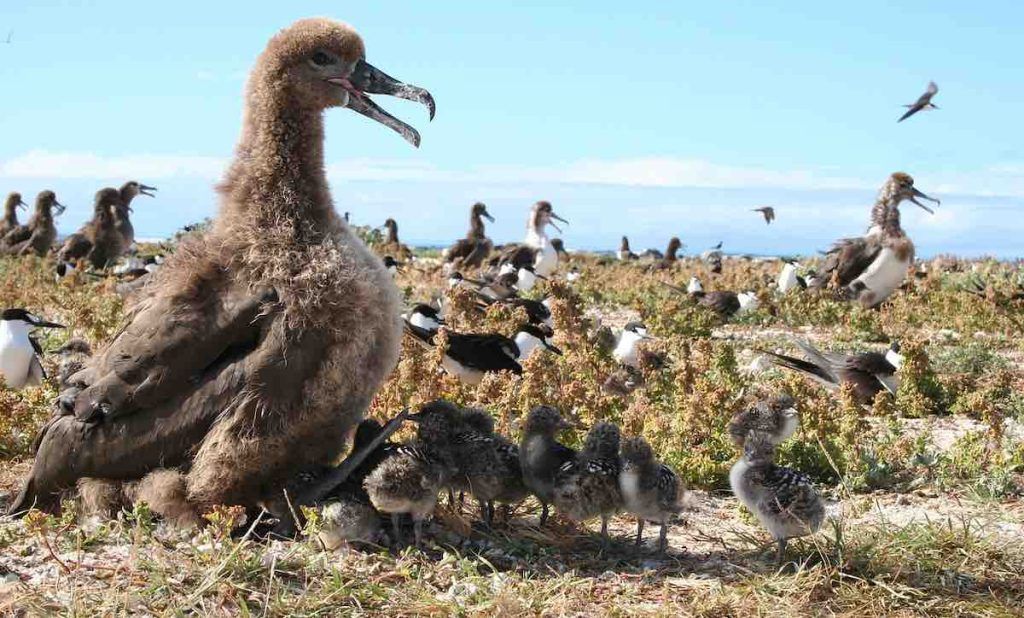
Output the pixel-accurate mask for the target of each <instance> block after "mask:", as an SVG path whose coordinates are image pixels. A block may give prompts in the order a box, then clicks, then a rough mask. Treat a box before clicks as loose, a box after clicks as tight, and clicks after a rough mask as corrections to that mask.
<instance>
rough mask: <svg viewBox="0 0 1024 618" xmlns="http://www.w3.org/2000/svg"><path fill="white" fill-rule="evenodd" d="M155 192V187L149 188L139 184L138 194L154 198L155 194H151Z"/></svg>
mask: <svg viewBox="0 0 1024 618" xmlns="http://www.w3.org/2000/svg"><path fill="white" fill-rule="evenodd" d="M156 190H157V189H156V187H151V186H149V185H144V184H141V183H140V184H139V193H141V194H142V195H145V196H146V197H156V194H155V193H153V192H154V191H156Z"/></svg>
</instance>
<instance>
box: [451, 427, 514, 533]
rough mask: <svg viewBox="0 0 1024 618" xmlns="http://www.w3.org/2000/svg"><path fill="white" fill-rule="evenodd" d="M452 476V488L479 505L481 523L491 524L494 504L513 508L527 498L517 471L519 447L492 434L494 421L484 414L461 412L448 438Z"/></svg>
mask: <svg viewBox="0 0 1024 618" xmlns="http://www.w3.org/2000/svg"><path fill="white" fill-rule="evenodd" d="M452 454H453V458H454V461H455V467H456V470H457V471H456V473H455V475H454V476H453V477H452V487H453V488H454V489H458V490H459V491H466V492H469V493H470V494H472V495H473V497H475V498H476V499H477V500H478V501H479V502H480V508H481V512H482V514H483V519H484V522H485V523H486V524H487V526H488V527H489V526H491V524H492V523H493V521H494V503H495V502H501V503H504V504H514V503H517V502H520V501H522V500H523V498H525V497H526V495H527V490H526V486H525V485H524V484H523V476H522V472H521V471H520V467H519V447H517V446H516V445H515V444H513V443H511V442H509V441H508V440H507V439H505V438H504V437H502V436H499V435H496V434H495V433H494V421H493V419H492V417H491V415H490V413H488V412H487V411H486V410H479V409H472V408H467V409H464V410H462V415H461V419H460V423H459V426H458V429H457V430H456V431H455V434H454V436H453V438H452Z"/></svg>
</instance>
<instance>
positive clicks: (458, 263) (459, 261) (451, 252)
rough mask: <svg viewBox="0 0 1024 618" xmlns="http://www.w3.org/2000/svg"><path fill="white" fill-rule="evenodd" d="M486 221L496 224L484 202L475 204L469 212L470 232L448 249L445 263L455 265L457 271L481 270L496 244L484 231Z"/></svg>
mask: <svg viewBox="0 0 1024 618" xmlns="http://www.w3.org/2000/svg"><path fill="white" fill-rule="evenodd" d="M484 219H487V220H488V221H490V222H491V223H494V217H492V216H491V214H490V213H489V212H487V206H486V205H485V204H484V203H483V202H477V203H476V204H473V207H472V208H471V209H470V211H469V232H468V233H467V234H466V237H465V238H460V239H458V240H457V241H455V244H453V245H452V246H451V247H449V248H448V251H447V252H446V253H445V257H444V261H445V262H449V263H451V264H453V265H454V268H456V269H457V270H465V269H470V268H479V267H480V266H481V265H482V264H483V263H484V260H486V259H487V257H488V256H489V255H490V254H491V250H492V249H494V243H493V242H491V239H490V238H487V234H486V232H485V230H484V221H483V220H484Z"/></svg>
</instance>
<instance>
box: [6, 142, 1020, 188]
mask: <svg viewBox="0 0 1024 618" xmlns="http://www.w3.org/2000/svg"><path fill="white" fill-rule="evenodd" d="M226 166H227V160H226V159H222V158H219V157H209V156H198V155H159V154H140V155H125V156H104V155H97V154H94V153H89V152H54V151H46V150H32V151H29V152H27V153H24V154H21V155H17V156H14V157H12V158H10V159H7V160H4V161H0V178H78V179H82V178H86V179H88V178H115V177H116V178H121V177H138V178H147V179H164V178H175V177H192V178H201V179H205V180H215V179H218V178H220V176H221V174H222V173H223V171H224V169H225V168H226ZM327 174H328V177H329V178H330V179H331V180H334V181H435V182H451V183H465V184H471V185H481V184H510V185H515V184H523V183H564V184H595V185H610V186H623V187H669V188H702V189H715V188H726V189H742V188H749V189H785V190H797V191H801V190H850V189H853V190H872V191H873V190H874V189H876V188H877V187H878V186H879V185H880V184H881V182H882V180H883V178H880V177H872V178H860V177H854V176H846V175H842V174H841V173H837V171H836V170H835V169H833V168H824V167H823V168H815V169H792V170H780V169H771V168H762V167H744V166H733V165H723V164H719V163H714V162H711V161H706V160H702V159H681V158H673V157H640V158H632V159H585V160H580V161H574V162H568V163H565V164H558V165H551V166H546V167H536V166H518V165H512V166H494V165H490V166H487V165H483V166H476V167H473V168H470V169H461V170H460V169H446V168H441V167H438V166H436V165H434V164H431V163H427V162H423V161H415V160H387V159H342V160H337V161H335V162H333V163H330V164H328V166H327ZM919 176H920V177H919V180H921V182H920V183H919V184H921V186H922V187H923V188H925V189H926V191H927V192H929V193H935V194H937V195H940V196H941V195H943V194H946V195H949V194H961V195H964V194H966V195H976V196H1003V197H1006V196H1011V197H1024V164H1022V163H1018V162H1009V163H1005V164H1000V165H991V166H988V167H985V168H981V169H979V170H976V171H965V172H956V173H938V172H936V173H932V174H928V173H921V174H919Z"/></svg>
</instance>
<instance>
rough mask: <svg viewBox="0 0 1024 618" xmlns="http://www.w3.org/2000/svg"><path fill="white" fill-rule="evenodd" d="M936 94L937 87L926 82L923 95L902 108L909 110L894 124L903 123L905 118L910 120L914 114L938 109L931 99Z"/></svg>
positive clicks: (932, 83) (933, 83)
mask: <svg viewBox="0 0 1024 618" xmlns="http://www.w3.org/2000/svg"><path fill="white" fill-rule="evenodd" d="M938 92H939V87H938V86H936V85H935V82H928V89H927V90H925V91H924V94H922V95H921V96H919V97H918V98H917V100H916V101H914V102H913V103H911V104H910V105H904V106H903V107H906V108H909V109H907V112H906V113H905V114H903V115H902V116H900V119H899V120H897V121H896V122H903V121H904V120H906V119H907V118H910V117H911V116H913V115H914V114H916V113H917V112H919V111H921V110H923V109H925V110H931V109H939V108H938V107H937V106H936V105H935V104H934V103H932V97H934V96H935V95H936V94H938Z"/></svg>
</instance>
